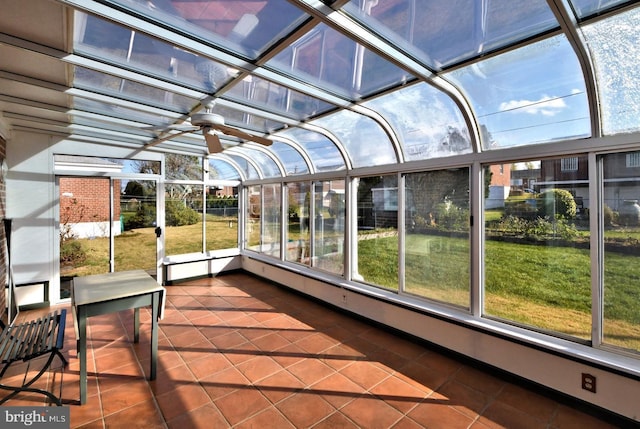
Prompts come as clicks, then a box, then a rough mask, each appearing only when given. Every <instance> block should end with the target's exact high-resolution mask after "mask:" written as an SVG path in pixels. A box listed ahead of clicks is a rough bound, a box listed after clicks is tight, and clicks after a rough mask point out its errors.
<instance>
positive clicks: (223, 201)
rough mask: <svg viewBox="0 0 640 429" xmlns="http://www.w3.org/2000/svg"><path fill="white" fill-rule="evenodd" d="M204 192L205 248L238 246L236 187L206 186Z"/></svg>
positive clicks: (231, 247)
mask: <svg viewBox="0 0 640 429" xmlns="http://www.w3.org/2000/svg"><path fill="white" fill-rule="evenodd" d="M206 189H207V193H206V196H205V198H206V202H207V206H206V212H205V213H206V214H205V219H206V221H207V222H206V225H205V234H206V244H205V250H207V251H210V250H219V249H233V248H237V247H238V188H237V187H235V186H222V185H221V186H208V187H207V188H206Z"/></svg>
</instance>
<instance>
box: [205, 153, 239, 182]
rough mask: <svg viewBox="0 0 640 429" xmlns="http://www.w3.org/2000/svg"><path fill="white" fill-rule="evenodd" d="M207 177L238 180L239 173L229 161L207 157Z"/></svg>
mask: <svg viewBox="0 0 640 429" xmlns="http://www.w3.org/2000/svg"><path fill="white" fill-rule="evenodd" d="M209 179H210V180H240V173H239V172H238V170H236V168H235V167H234V166H233V165H231V164H230V163H229V162H227V161H225V160H222V159H218V158H209Z"/></svg>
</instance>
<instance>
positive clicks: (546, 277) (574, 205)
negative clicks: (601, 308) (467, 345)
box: [483, 157, 597, 342]
mask: <svg viewBox="0 0 640 429" xmlns="http://www.w3.org/2000/svg"><path fill="white" fill-rule="evenodd" d="M577 159H578V158H577V157H572V158H562V159H545V160H541V161H538V162H532V163H531V165H533V166H535V168H531V169H528V172H527V174H528V176H529V177H530V178H531V179H534V180H535V183H536V184H537V186H539V187H540V189H541V190H542V191H541V192H540V193H536V194H534V195H528V196H527V197H525V198H523V197H522V196H521V195H511V194H510V193H509V192H504V193H502V196H501V197H500V198H498V196H497V195H498V192H495V190H494V189H493V188H494V187H495V186H494V185H493V178H492V181H491V183H487V184H486V185H485V186H486V187H488V188H489V189H485V196H487V195H493V197H492V199H491V205H489V204H488V202H489V199H485V210H484V218H485V224H484V228H485V230H484V232H485V234H484V244H483V246H484V249H483V250H484V252H483V253H484V303H483V304H484V308H483V315H484V316H485V317H490V318H495V319H500V320H504V321H507V323H512V324H516V325H521V326H525V327H529V328H532V329H534V330H539V331H545V332H551V333H552V334H553V335H557V336H561V337H566V338H569V339H573V340H576V341H579V342H582V341H585V342H586V341H588V340H590V339H591V321H592V314H591V302H592V297H591V275H590V273H591V260H590V251H589V238H588V237H589V219H588V213H589V208H590V206H591V205H592V204H591V202H590V201H589V185H588V180H587V179H588V171H587V169H584V171H582V170H580V171H577V170H576V167H577ZM559 161H560V162H561V165H562V168H561V170H563V171H560V169H558V168H557V166H558V162H559ZM514 165H519V164H518V163H516V164H514ZM565 167H571V168H572V169H573V174H569V173H567V170H566V169H565ZM522 168H526V167H524V166H523V167H522ZM515 171H517V170H514V171H512V174H514V173H515ZM594 204H595V202H594ZM592 209H593V210H592V213H597V209H596V208H595V207H592Z"/></svg>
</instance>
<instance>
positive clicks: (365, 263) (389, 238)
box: [352, 175, 398, 290]
mask: <svg viewBox="0 0 640 429" xmlns="http://www.w3.org/2000/svg"><path fill="white" fill-rule="evenodd" d="M357 200H358V209H357V210H358V211H357V216H358V240H357V263H354V272H353V273H352V277H353V279H354V280H357V281H362V282H365V283H369V284H373V285H377V286H381V287H385V288H388V289H392V290H398V176H396V175H389V176H374V177H363V178H361V179H359V180H358V194H357Z"/></svg>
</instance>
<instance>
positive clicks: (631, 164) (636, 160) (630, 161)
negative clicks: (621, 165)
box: [626, 152, 640, 168]
mask: <svg viewBox="0 0 640 429" xmlns="http://www.w3.org/2000/svg"><path fill="white" fill-rule="evenodd" d="M626 159H627V168H636V167H640V152H630V153H628V154H626Z"/></svg>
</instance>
